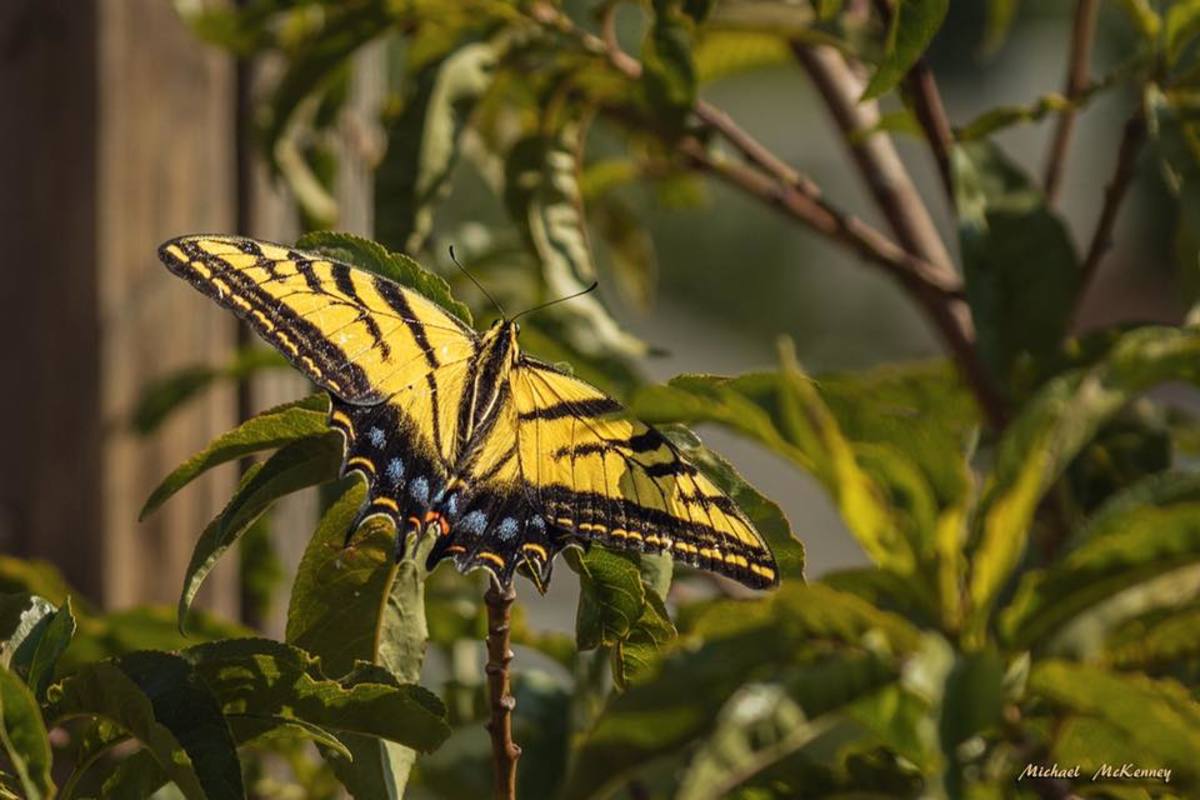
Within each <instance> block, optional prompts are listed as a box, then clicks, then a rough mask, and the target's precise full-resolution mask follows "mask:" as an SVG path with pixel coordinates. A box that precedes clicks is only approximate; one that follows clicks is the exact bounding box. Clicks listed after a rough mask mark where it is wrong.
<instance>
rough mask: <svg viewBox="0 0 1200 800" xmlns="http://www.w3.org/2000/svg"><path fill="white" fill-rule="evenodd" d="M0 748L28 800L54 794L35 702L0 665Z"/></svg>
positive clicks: (46, 744)
mask: <svg viewBox="0 0 1200 800" xmlns="http://www.w3.org/2000/svg"><path fill="white" fill-rule="evenodd" d="M0 747H3V753H4V755H5V756H7V758H8V763H9V765H10V766H11V767H12V769H13V770H14V771H15V772H16V773H17V774H16V778H17V781H18V783H19V786H20V788H21V789H22V790H23V791H24V792H25V797H26V799H27V800H42V798H50V797H52V796H53V795H54V791H55V790H54V782H53V780H51V778H50V766H51V758H52V755H51V753H50V740H49V738H48V737H47V735H46V726H45V725H44V724H43V722H42V714H41V711H40V710H39V709H38V704H37V699H36V698H35V697H34V696H33V692H31V691H30V690H29V687H28V686H26V685H25V684H24V683H22V682H21V681H20V679H18V678H17V676H16V675H14V674H13V673H12V672H11V671H9V670H8V669H7V668H5V667H4V666H2V665H0Z"/></svg>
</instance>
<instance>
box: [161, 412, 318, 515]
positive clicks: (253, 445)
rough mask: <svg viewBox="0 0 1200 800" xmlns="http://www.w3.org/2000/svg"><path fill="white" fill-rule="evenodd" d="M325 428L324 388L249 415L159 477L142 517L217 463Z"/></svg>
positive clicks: (288, 442)
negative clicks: (299, 398)
mask: <svg viewBox="0 0 1200 800" xmlns="http://www.w3.org/2000/svg"><path fill="white" fill-rule="evenodd" d="M328 430H329V395H327V394H325V393H324V392H320V393H318V394H314V395H310V396H309V397H305V398H304V399H302V400H297V401H295V402H292V403H286V404H284V405H281V406H277V407H276V408H272V409H270V410H269V411H264V412H263V413H261V414H259V415H257V416H254V417H251V418H250V419H248V420H246V421H245V422H243V423H242V424H241V425H239V426H237V427H236V428H234V429H233V430H231V431H228V432H226V433H223V434H221V435H220V436H218V437H217V438H216V439H213V440H212V442H210V443H209V445H208V447H206V448H204V449H203V450H201V451H200V452H199V453H197V454H196V455H194V456H192V457H191V458H189V459H188V460H187V461H185V462H184V463H183V464H181V465H180V466H179V467H178V468H177V469H176V470H175V471H174V472H172V473H171V474H170V475H168V476H167V477H166V478H164V479H163V482H162V483H160V484H159V485H158V488H156V489H155V490H154V491H153V492H152V493H151V494H150V498H149V499H148V500H147V501H146V505H145V506H143V507H142V511H141V513H140V514H139V515H138V519H139V520H142V519H145V518H146V517H147V516H149V515H150V514H151V513H153V512H154V511H155V510H156V509H157V508H158V507H159V506H161V505H162V504H163V503H165V502H166V501H167V500H168V499H169V498H170V497H171V496H172V495H174V494H175V493H176V492H178V491H179V490H180V489H182V488H183V487H184V486H187V485H188V484H189V483H191V482H192V481H194V480H195V479H196V478H198V477H199V476H200V475H203V474H204V473H205V472H207V471H208V470H210V469H212V468H213V467H215V466H218V465H220V464H225V463H227V462H230V461H235V460H237V459H239V458H242V457H243V456H247V455H250V454H251V453H257V452H259V451H262V450H273V449H275V448H277V447H282V446H284V445H286V444H291V443H292V442H295V441H299V440H300V439H305V438H308V437H310V436H319V435H321V434H323V433H325V432H326V431H328Z"/></svg>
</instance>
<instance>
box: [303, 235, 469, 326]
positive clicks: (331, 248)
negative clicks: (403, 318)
mask: <svg viewBox="0 0 1200 800" xmlns="http://www.w3.org/2000/svg"><path fill="white" fill-rule="evenodd" d="M296 246H297V247H299V248H301V249H304V250H316V251H317V252H319V253H323V254H325V255H327V256H329V257H330V258H336V259H338V260H340V261H345V262H346V263H347V264H353V265H354V266H356V267H361V268H363V269H367V270H370V271H371V272H374V273H376V274H378V275H382V276H383V277H385V278H390V279H391V280H393V281H395V282H396V283H398V284H400V285H401V286H407V287H408V288H410V289H413V290H414V291H416V292H419V293H420V294H421V295H422V296H423V297H425V298H426V299H427V300H431V301H433V302H434V303H437V304H438V305H439V306H441V307H442V308H444V309H445V310H446V311H448V312H450V313H451V314H452V315H454V316H455V317H458V318H459V319H460V320H462V321H463V322H465V323H466V324H467V325H473V324H474V323H473V321H472V319H471V309H469V308H467V306H466V304H464V303H460V302H459V301H458V300H455V299H454V295H452V294H451V293H450V284H448V283H446V281H445V280H444V279H443V278H442V277H441V276H440V275H438V274H436V273H434V272H430V271H429V270H427V269H425V268H424V267H422V266H421V265H420V264H418V263H417V262H416V261H413V260H412V259H411V258H409V257H408V256H406V255H404V254H403V253H393V252H390V251H389V250H388V249H387V248H386V247H384V246H383V245H381V244H378V243H376V242H372V241H371V240H370V239H363V238H361V237H359V236H354V235H352V234H349V233H336V232H334V231H313V232H312V233H308V234H305V235H304V236H302V237H300V240H299V241H298V242H296Z"/></svg>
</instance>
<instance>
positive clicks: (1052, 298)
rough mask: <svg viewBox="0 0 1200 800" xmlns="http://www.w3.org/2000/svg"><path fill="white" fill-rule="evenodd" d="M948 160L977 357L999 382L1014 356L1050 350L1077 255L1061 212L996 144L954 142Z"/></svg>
mask: <svg viewBox="0 0 1200 800" xmlns="http://www.w3.org/2000/svg"><path fill="white" fill-rule="evenodd" d="M952 164H953V171H954V184H955V206H956V208H957V210H958V216H959V241H960V243H961V246H962V252H963V277H964V279H965V283H966V293H967V303H968V304H969V305H970V306H971V311H972V315H973V317H974V319H975V325H976V330H977V338H978V347H979V353H980V358H981V359H982V360H983V361H984V364H985V365H986V366H987V368H988V369H989V371H990V372H991V374H992V375H993V376H994V378H995V380H996V381H997V383H999V384H1000V385H1002V386H1007V385H1009V383H1010V382H1011V378H1012V373H1013V368H1014V366H1015V364H1016V362H1017V359H1018V358H1020V357H1022V356H1031V357H1033V358H1034V359H1043V360H1044V359H1046V358H1048V357H1050V356H1051V355H1052V354H1053V353H1054V352H1055V351H1057V349H1058V345H1059V342H1061V341H1062V338H1063V335H1064V334H1065V333H1066V329H1067V323H1068V315H1069V314H1070V310H1071V309H1072V308H1074V306H1075V296H1076V294H1077V293H1078V291H1079V285H1080V270H1079V259H1078V256H1077V255H1076V253H1075V247H1074V245H1073V244H1072V241H1071V236H1070V233H1069V232H1068V231H1067V228H1066V225H1065V224H1064V223H1063V221H1062V219H1061V218H1060V217H1059V216H1058V215H1057V214H1056V213H1055V212H1054V211H1052V210H1051V209H1050V208H1049V207H1048V206H1047V205H1046V202H1045V198H1044V197H1043V196H1042V194H1041V192H1040V191H1039V190H1038V189H1036V188H1035V187H1034V186H1033V184H1032V183H1031V182H1030V181H1029V179H1028V177H1026V176H1025V175H1024V174H1023V173H1022V172H1021V171H1020V169H1019V168H1018V167H1017V166H1016V165H1015V164H1014V163H1012V162H1011V161H1009V160H1008V159H1007V158H1006V157H1005V156H1004V155H1003V153H1001V152H1000V150H999V149H998V148H997V147H995V146H994V145H992V144H991V143H988V142H973V143H968V144H965V145H962V146H960V147H957V148H956V149H955V150H954V153H953V157H952Z"/></svg>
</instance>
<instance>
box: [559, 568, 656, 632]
mask: <svg viewBox="0 0 1200 800" xmlns="http://www.w3.org/2000/svg"><path fill="white" fill-rule="evenodd" d="M568 552H569V553H570V554H569V555H566V556H564V557H565V558H567V563H568V564H570V565H571V567H572V568H574V569H575V570H576V571H577V572H578V573H579V607H578V609H577V612H576V617H575V638H576V641H577V643H578V646H579V649H580V650H594V649H595V648H597V647H601V646H608V647H611V646H613V645H615V644H616V643H617V642H619V641H620V640H622V639H623V638H625V637H626V636H628V635H629V632H630V631H631V630H632V629H633V626H634V625H635V624H636V623H637V621H638V619H639V618H640V617H641V616H642V611H643V609H644V608H645V605H646V589H645V587H644V586H643V585H642V576H641V573H640V572H639V571H638V565H637V562H636V561H635V560H634V557H631V556H627V555H625V554H624V553H616V552H613V551H611V550H605V549H604V548H602V547H591V548H589V549H588V551H587V552H586V553H584V554H583V555H581V556H580V555H576V554H575V553H574V552H573V551H568Z"/></svg>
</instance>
